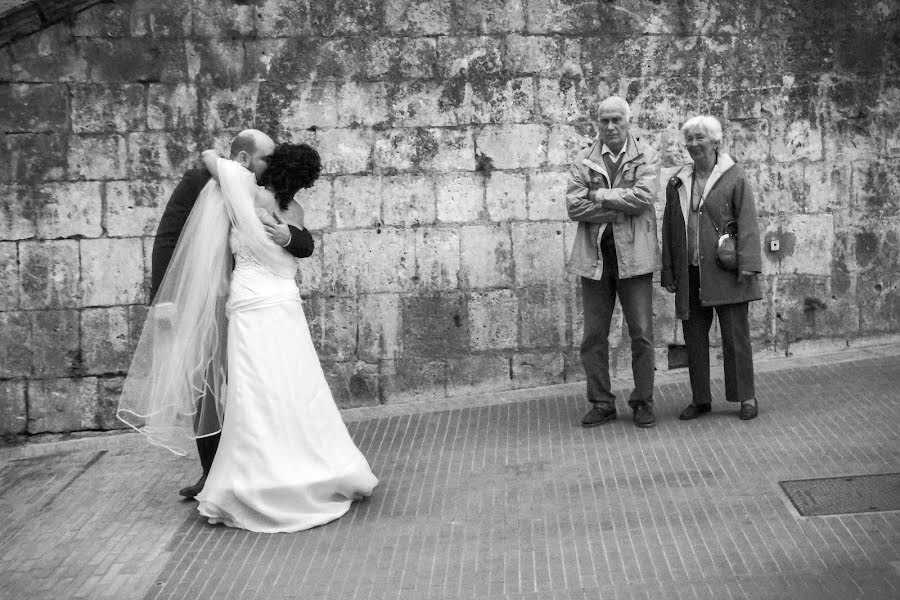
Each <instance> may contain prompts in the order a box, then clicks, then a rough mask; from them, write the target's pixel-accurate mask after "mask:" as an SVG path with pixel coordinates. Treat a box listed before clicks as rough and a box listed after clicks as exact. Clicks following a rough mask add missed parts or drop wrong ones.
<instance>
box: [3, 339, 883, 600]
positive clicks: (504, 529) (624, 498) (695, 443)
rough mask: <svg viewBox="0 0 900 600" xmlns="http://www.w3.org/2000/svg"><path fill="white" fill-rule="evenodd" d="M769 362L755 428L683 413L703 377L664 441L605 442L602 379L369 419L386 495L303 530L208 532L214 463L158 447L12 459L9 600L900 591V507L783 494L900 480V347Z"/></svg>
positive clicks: (7, 461) (368, 435)
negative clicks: (590, 413) (598, 418)
mask: <svg viewBox="0 0 900 600" xmlns="http://www.w3.org/2000/svg"><path fill="white" fill-rule="evenodd" d="M758 371H759V373H758V376H757V379H758V382H757V388H758V395H759V398H760V406H761V414H760V417H759V418H757V419H756V420H754V421H749V422H742V421H739V420H738V418H737V414H736V407H733V406H729V405H726V404H725V403H724V402H721V401H720V402H718V403H717V404H714V411H713V413H712V414H711V415H709V416H708V417H704V418H701V419H699V420H697V421H692V422H680V421H678V420H677V415H678V412H679V411H680V409H681V408H682V407H683V405H685V404H686V403H687V402H688V401H689V400H688V398H689V391H688V386H687V383H686V374H684V373H679V374H666V375H664V376H662V377H660V381H659V385H658V386H657V397H656V398H657V401H656V407H657V418H658V419H659V425H658V426H657V427H656V428H654V429H650V430H639V429H637V428H635V427H634V426H633V425H632V424H631V417H630V414H628V412H627V411H626V406H625V404H624V402H622V401H621V400H622V398H621V397H620V405H619V409H620V417H619V420H618V421H617V422H614V423H611V424H608V425H604V426H602V427H598V428H595V429H583V428H582V427H580V426H579V425H578V423H579V420H580V417H581V415H582V414H583V413H584V412H585V410H586V406H585V402H584V399H583V394H582V393H581V389H580V386H578V387H577V388H576V387H574V386H558V387H553V388H543V389H541V390H531V391H520V392H514V393H507V394H500V395H497V396H493V397H485V398H480V399H475V400H473V399H467V400H464V401H461V400H454V401H445V402H439V403H430V404H428V405H425V404H411V405H406V406H394V407H384V408H378V409H357V410H351V411H346V412H345V418H346V419H347V420H348V422H349V428H350V431H351V434H352V435H353V438H354V440H356V442H357V444H358V445H359V446H360V448H361V449H362V451H363V452H364V453H365V454H366V456H367V457H368V458H369V461H370V463H371V464H372V467H373V470H374V471H375V473H376V474H377V475H378V476H379V478H380V479H381V483H380V485H379V487H378V488H377V489H376V493H375V495H374V496H373V497H372V498H370V499H368V500H367V501H365V502H362V503H360V504H357V505H356V506H355V507H354V508H353V509H351V511H350V513H348V514H347V515H346V516H345V517H344V518H343V519H340V520H339V521H337V522H335V523H331V524H329V525H326V526H323V527H320V528H317V529H314V530H311V531H307V532H301V533H297V534H289V535H288V534H277V535H261V534H254V533H249V532H244V531H236V530H230V529H227V528H225V527H221V526H210V525H208V524H206V523H205V522H204V521H202V520H201V519H200V518H199V517H198V516H197V514H196V510H195V504H194V503H190V502H180V501H179V500H178V497H177V495H176V490H177V489H178V488H179V487H180V486H181V485H183V484H184V483H186V482H189V481H192V480H193V479H194V478H195V477H196V475H197V470H198V466H197V463H196V461H195V460H194V459H180V458H178V457H174V456H170V455H168V454H167V453H165V452H163V451H160V450H157V449H154V448H147V447H145V446H144V445H143V444H142V443H140V442H139V440H138V439H137V438H138V436H135V435H119V436H106V437H101V438H96V439H91V440H82V441H78V442H59V443H52V444H43V445H32V446H26V447H22V448H13V449H8V448H7V449H0V468H2V471H0V511H2V514H4V515H5V516H6V518H5V519H4V520H3V521H2V522H0V598H3V599H6V598H9V599H26V598H27V599H42V598H48V599H49V598H54V599H56V598H90V599H94V598H115V599H148V600H149V599H169V598H200V599H204V598H217V599H218V598H248V599H250V598H256V599H269V598H274V599H278V598H298V599H300V598H302V599H305V598H336V599H354V598H356V599H366V598H370V599H381V598H402V599H417V600H418V599H428V598H448V599H451V598H485V599H521V600H525V599H528V600H539V599H540V600H543V599H557V598H559V599H562V598H715V599H718V598H816V599H818V598H841V599H843V598H897V597H900V512H898V511H886V512H870V513H858V514H849V515H834V516H824V517H801V516H799V515H798V513H797V512H796V510H795V509H794V508H793V505H792V504H791V503H790V501H789V500H788V499H787V498H786V496H785V495H784V493H783V491H782V490H781V488H780V487H779V485H778V481H781V480H787V479H805V478H812V477H829V476H844V475H858V474H874V473H895V472H900V428H898V424H900V348H896V347H894V348H890V347H882V348H872V349H869V350H864V351H852V352H848V353H842V354H838V355H833V356H826V357H818V358H815V359H800V360H795V361H794V360H792V361H781V362H779V363H778V364H774V363H773V364H772V365H768V366H767V365H766V364H760V365H759V369H758ZM714 395H715V397H716V398H722V397H723V396H724V392H723V390H722V385H721V380H717V381H715V382H714ZM466 404H468V405H466Z"/></svg>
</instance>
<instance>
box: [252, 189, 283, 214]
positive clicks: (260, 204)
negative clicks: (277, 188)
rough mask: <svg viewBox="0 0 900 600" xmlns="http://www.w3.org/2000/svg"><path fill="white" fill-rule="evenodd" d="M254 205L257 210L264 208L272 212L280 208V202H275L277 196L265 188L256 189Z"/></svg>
mask: <svg viewBox="0 0 900 600" xmlns="http://www.w3.org/2000/svg"><path fill="white" fill-rule="evenodd" d="M253 204H255V205H256V207H257V208H262V209H264V210H266V211H270V210H272V209H273V208H274V207H277V206H278V202H276V201H275V194H273V193H272V192H270V191H269V190H267V189H266V188H263V187H258V188H256V191H255V192H254V193H253Z"/></svg>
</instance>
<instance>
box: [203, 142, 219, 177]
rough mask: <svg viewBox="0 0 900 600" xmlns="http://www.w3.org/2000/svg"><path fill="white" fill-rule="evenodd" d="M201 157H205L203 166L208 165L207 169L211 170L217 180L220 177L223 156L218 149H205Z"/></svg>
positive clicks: (210, 172)
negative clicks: (220, 160)
mask: <svg viewBox="0 0 900 600" xmlns="http://www.w3.org/2000/svg"><path fill="white" fill-rule="evenodd" d="M200 158H201V159H203V166H205V167H206V170H207V171H209V174H210V175H212V176H213V178H214V179H216V181H218V179H219V166H218V162H219V159H220V158H222V157H221V156H220V155H219V153H218V152H217V151H216V150H212V149H210V150H204V151H203V152H202V153H201V154H200Z"/></svg>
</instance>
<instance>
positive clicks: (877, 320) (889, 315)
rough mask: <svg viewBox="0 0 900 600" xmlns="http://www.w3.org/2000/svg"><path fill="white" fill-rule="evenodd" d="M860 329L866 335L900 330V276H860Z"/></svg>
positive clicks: (870, 273)
mask: <svg viewBox="0 0 900 600" xmlns="http://www.w3.org/2000/svg"><path fill="white" fill-rule="evenodd" d="M857 289H858V290H859V297H858V306H859V328H860V331H862V332H865V333H869V334H871V333H875V332H880V331H891V332H896V331H898V330H900V274H898V273H897V271H896V270H894V271H893V272H891V273H877V272H867V273H862V274H860V275H859V279H858V281H857Z"/></svg>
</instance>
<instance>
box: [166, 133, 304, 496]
mask: <svg viewBox="0 0 900 600" xmlns="http://www.w3.org/2000/svg"><path fill="white" fill-rule="evenodd" d="M274 151H275V142H274V141H272V138H270V137H269V136H268V135H266V134H265V133H263V132H262V131H259V130H256V129H245V130H244V131H241V132H240V133H238V134H237V136H235V138H234V140H232V142H231V154H230V157H231V160H233V161H235V162H237V163H239V164H240V165H241V166H243V167H244V168H245V169H247V170H248V171H251V172H252V173H253V174H254V175H256V180H257V182H259V181H260V177H261V176H262V174H263V173H264V172H265V170H266V167H267V165H268V163H267V161H268V158H269V157H270V156H271V155H272V153H273V152H274ZM209 179H210V174H209V171H207V170H206V169H205V168H198V169H191V170H189V171H188V172H187V173H185V174H184V176H183V177H182V178H181V182H180V183H179V184H178V186H177V187H176V188H175V191H174V192H172V196H171V198H169V202H168V203H167V204H166V208H165V211H163V215H162V217H161V218H160V221H159V228H158V229H157V230H156V239H155V240H154V241H153V257H152V260H151V272H150V303H151V304H152V303H153V300H154V298H155V297H156V293H157V292H158V291H159V286H160V284H162V280H163V276H164V275H165V273H166V268H167V267H168V266H169V261H171V259H172V254H173V252H174V251H175V246H176V245H177V244H178V238H179V236H180V235H181V230H182V229H183V228H184V225H185V223H186V222H187V219H188V216H189V215H190V214H191V209H192V208H193V207H194V203H195V202H196V201H197V198H198V197H199V196H200V192H201V191H202V190H203V188H204V187H205V186H206V184H207V182H208V181H209ZM272 217H273V218H272V219H264V220H263V226H264V227H265V229H266V233H267V234H268V235H269V238H270V239H272V241H274V242H275V243H276V244H278V245H279V246H282V247H283V248H285V249H286V250H287V251H288V252H290V253H291V254H293V255H294V256H296V257H297V258H306V257H307V256H310V255H312V253H313V247H314V246H313V239H312V236H311V235H310V233H309V231H307V230H306V229H305V228H304V229H298V228H296V227H294V226H293V225H288V224H286V223H283V222H282V221H281V219H280V218H279V217H278V215H277V214H273V215H272ZM218 447H219V434H215V435H211V436H206V437H201V438H197V452H198V454H199V455H200V465H201V467H202V468H203V475H202V476H201V477H200V480H199V481H197V483H195V484H194V485H190V486H188V487H185V488H182V489H181V490H180V491H179V492H178V493H179V494H181V495H182V496H184V497H186V498H193V497H194V496H196V495H197V494H199V493H200V491H201V490H202V489H203V484H204V482H205V481H206V475H207V473H209V469H210V467H211V466H212V462H213V458H214V457H215V455H216V449H217V448H218Z"/></svg>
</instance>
